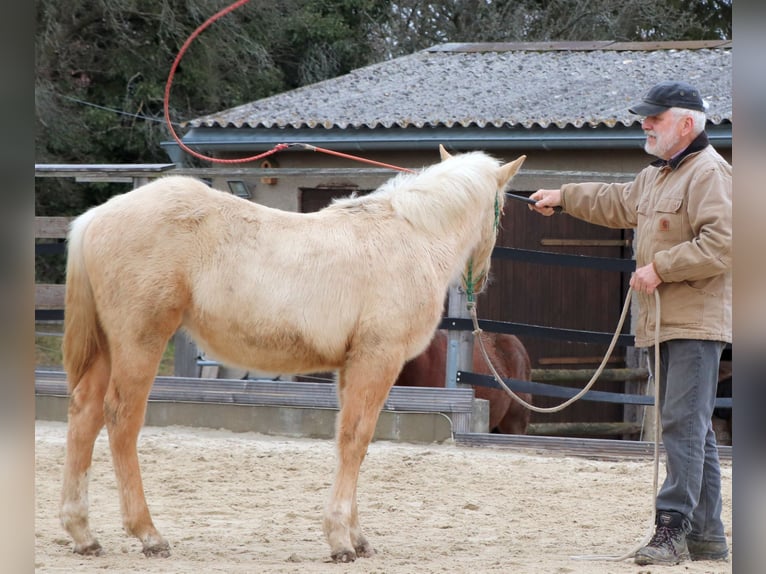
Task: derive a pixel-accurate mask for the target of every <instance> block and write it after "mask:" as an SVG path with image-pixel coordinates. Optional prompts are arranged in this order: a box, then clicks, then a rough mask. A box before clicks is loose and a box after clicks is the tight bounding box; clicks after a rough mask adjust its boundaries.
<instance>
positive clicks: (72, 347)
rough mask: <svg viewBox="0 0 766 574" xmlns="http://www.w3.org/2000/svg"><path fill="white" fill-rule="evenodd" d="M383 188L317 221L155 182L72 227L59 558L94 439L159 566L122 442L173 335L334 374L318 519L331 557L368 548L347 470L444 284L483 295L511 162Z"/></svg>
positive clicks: (475, 159)
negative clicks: (329, 476) (332, 464)
mask: <svg viewBox="0 0 766 574" xmlns="http://www.w3.org/2000/svg"><path fill="white" fill-rule="evenodd" d="M440 152H441V154H442V160H443V161H442V162H441V163H438V164H436V165H433V166H430V167H428V168H425V169H423V170H420V172H419V173H415V174H400V175H398V176H397V177H394V178H392V179H391V180H389V181H388V182H387V183H386V184H384V185H383V186H381V187H380V188H379V189H378V190H376V191H375V192H373V193H371V194H369V195H366V196H364V197H351V198H347V199H343V200H339V201H336V202H335V203H333V204H331V205H329V206H328V207H326V208H325V209H323V210H321V211H319V212H316V213H308V214H302V213H294V212H284V211H279V210H276V209H271V208H267V207H264V206H261V205H257V204H254V203H251V202H249V201H246V200H243V199H240V198H237V197H234V196H232V195H229V194H226V193H222V192H220V191H216V190H213V189H210V188H209V187H208V186H207V185H205V184H204V183H202V182H199V181H196V180H194V179H191V178H187V177H176V176H171V177H165V178H161V179H158V180H156V181H154V182H152V183H149V184H147V185H145V186H142V187H140V188H137V189H135V190H133V191H130V192H128V193H125V194H123V195H120V196H117V197H114V198H112V199H110V200H109V201H107V202H106V203H104V204H103V205H100V206H98V207H95V208H93V209H91V210H89V211H88V212H86V213H84V214H83V215H81V216H80V217H78V218H77V219H76V220H75V221H74V222H73V224H72V227H71V230H70V234H69V256H68V262H67V290H66V313H65V333H64V343H63V348H64V367H65V369H66V371H67V374H68V378H69V388H70V401H69V424H68V431H67V445H66V458H65V463H64V466H65V467H64V479H63V489H62V500H61V512H60V517H61V521H62V524H63V526H64V528H65V529H66V530H67V531H68V532H69V534H70V535H71V537H72V539H73V540H74V551H75V552H77V553H81V554H100V553H101V551H102V550H101V545H100V544H99V542H98V541H97V540H96V538H95V536H94V535H93V533H92V532H91V529H90V526H89V524H88V470H89V468H90V465H91V458H92V454H93V445H94V441H95V439H96V437H97V435H98V434H99V432H100V430H101V428H102V427H103V426H104V425H106V428H107V431H108V433H109V447H110V450H111V454H112V462H113V464H114V469H115V474H116V477H117V485H118V490H119V495H120V508H121V512H122V520H123V526H124V528H125V530H126V532H127V533H128V534H131V535H133V536H136V537H137V538H138V539H139V540H141V543H142V545H143V552H144V554H146V555H147V556H168V555H169V554H170V546H169V544H168V542H167V541H166V540H165V539H164V538H163V537H162V536H161V535H160V533H159V532H158V531H157V529H156V528H155V527H154V524H153V522H152V518H151V516H150V514H149V509H148V507H147V504H146V498H145V495H144V490H143V485H142V481H141V473H140V468H139V464H138V457H137V451H136V444H137V439H138V434H139V431H140V429H141V426H142V424H143V421H144V415H145V411H146V403H147V399H148V395H149V391H150V388H151V386H152V383H153V381H154V377H155V374H156V371H157V367H158V365H159V362H160V358H161V356H162V353H163V350H164V348H165V346H166V344H167V342H168V340H169V339H170V337H171V336H173V334H174V333H175V332H176V330H177V329H179V328H184V329H186V331H188V332H189V333H190V335H191V336H192V337H193V338H194V339H195V340H196V341H197V343H198V344H199V345H200V346H201V347H202V348H203V349H204V350H205V351H206V352H207V353H208V354H210V355H211V356H214V357H216V358H218V359H219V360H221V361H222V362H224V363H226V364H230V365H234V366H239V367H242V368H245V369H257V370H262V371H268V372H276V373H280V372H289V373H314V372H320V371H333V372H337V375H338V376H337V379H338V380H337V389H338V397H339V403H340V412H339V413H338V418H337V422H336V442H337V457H338V459H337V460H338V462H337V469H336V472H335V478H334V483H333V486H332V489H331V492H330V497H329V501H328V503H327V505H326V508H325V511H324V518H323V530H324V533H325V536H326V538H327V541H328V543H329V545H330V551H331V557H332V559H333V560H334V561H337V562H349V561H352V560H354V559H355V558H357V557H358V556H371V555H373V554H374V550H373V548H372V546H371V545H370V543H369V542H368V541H367V539H366V538H365V536H364V535H363V534H362V529H361V526H360V525H359V517H358V514H357V501H356V489H357V479H358V475H359V469H360V466H361V464H362V460H363V459H364V456H365V453H366V450H367V446H368V444H369V443H370V440H371V439H372V435H373V432H374V430H375V425H376V423H377V420H378V415H379V412H380V409H381V407H382V405H383V403H384V402H385V399H386V397H387V395H388V391H389V389H390V388H391V386H392V385H393V384H394V381H395V380H396V377H397V375H398V374H399V371H400V370H401V368H402V365H403V364H404V362H405V361H406V360H407V359H410V358H412V357H414V356H416V355H418V354H419V353H420V352H421V351H422V350H423V349H425V348H426V346H427V345H428V342H429V341H430V340H431V336H432V335H433V332H434V330H435V329H436V326H437V324H438V322H439V320H440V318H441V313H442V307H443V304H444V299H445V295H446V292H447V289H448V287H449V285H450V284H453V283H456V282H458V281H460V280H461V277H464V276H468V275H470V276H472V277H474V278H476V281H475V285H474V286H475V289H476V290H477V291H479V290H480V289H481V288H482V287H483V284H484V281H485V280H486V277H487V273H488V272H489V267H490V256H491V253H492V249H493V247H494V244H495V238H496V232H497V226H498V219H499V217H500V214H501V212H502V207H503V202H504V198H505V195H504V188H505V186H506V184H507V183H508V182H509V181H510V179H511V178H512V177H513V175H514V174H515V173H516V171H517V170H518V169H519V166H521V164H522V163H523V161H524V158H525V156H522V157H520V158H518V159H517V160H516V161H513V162H510V163H507V164H505V165H501V163H500V162H498V161H497V160H495V159H493V158H491V157H490V156H488V155H486V154H484V153H482V152H471V153H465V154H459V155H455V156H454V157H453V156H450V155H449V154H448V153H447V152H446V151H445V150H444V148H442V147H440Z"/></svg>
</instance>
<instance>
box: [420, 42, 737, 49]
mask: <svg viewBox="0 0 766 574" xmlns="http://www.w3.org/2000/svg"><path fill="white" fill-rule="evenodd" d="M731 47H732V41H731V40H663V41H657V42H619V41H615V40H595V41H556V42H447V43H444V44H437V45H435V46H431V47H430V48H426V49H425V50H423V51H424V52H521V51H528V52H555V51H574V52H588V51H597V50H614V51H636V52H638V51H655V50H704V49H711V48H717V49H725V48H731Z"/></svg>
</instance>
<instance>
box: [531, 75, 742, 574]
mask: <svg viewBox="0 0 766 574" xmlns="http://www.w3.org/2000/svg"><path fill="white" fill-rule="evenodd" d="M629 111H630V112H631V113H632V114H636V115H639V116H643V121H642V124H641V127H642V128H643V130H644V133H645V135H646V143H645V145H644V149H645V150H646V152H647V153H649V154H651V155H654V156H657V157H658V158H659V159H658V160H657V161H655V162H653V163H652V164H651V165H649V166H647V167H646V168H645V169H643V170H642V171H641V172H640V173H639V174H638V175H637V176H636V178H635V179H634V180H633V181H632V182H630V183H580V184H565V185H563V186H561V189H540V190H538V191H536V192H535V193H534V194H532V196H531V197H532V199H535V200H537V202H536V204H534V205H531V206H530V208H531V209H534V210H535V211H537V212H539V213H541V214H543V215H548V216H549V215H551V214H553V212H554V210H553V208H554V207H556V206H561V207H562V209H563V211H564V212H566V213H568V214H569V215H572V216H573V217H576V218H579V219H583V220H586V221H589V222H592V223H596V224H599V225H604V226H607V227H613V228H636V242H635V257H636V271H635V273H633V275H632V276H631V279H630V286H631V287H632V288H633V290H634V291H635V292H636V297H637V299H638V307H639V314H638V320H637V321H636V338H635V341H636V346H637V347H648V349H649V357H650V365H651V366H652V368H653V367H654V344H655V341H654V330H655V300H654V291H655V289H656V290H657V291H658V292H659V295H660V310H661V318H660V331H659V333H660V334H659V343H660V351H659V352H660V373H659V375H660V377H659V378H660V407H661V411H660V419H661V423H662V437H663V444H664V446H665V451H666V470H667V476H666V478H665V481H664V483H663V485H662V487H661V488H660V491H659V493H658V495H657V498H656V530H655V533H654V536H653V537H652V539H651V541H650V542H649V543H648V544H647V545H646V546H644V547H643V548H641V549H640V550H638V552H636V555H635V561H636V563H637V564H641V565H646V564H678V563H679V562H681V561H683V560H685V559H687V558H689V557H691V559H692V560H727V559H728V554H729V550H728V546H727V543H726V536H725V533H724V526H723V522H722V521H721V471H720V466H719V462H718V452H717V447H716V442H715V434H714V432H713V427H712V422H711V416H712V412H713V407H714V404H715V398H716V385H717V382H718V364H719V360H720V356H721V352H722V350H723V348H724V346H725V344H726V343H727V342H731V305H732V299H731V297H732V295H731V264H732V263H731V262H732V253H731V187H732V186H731V171H732V168H731V165H729V164H728V163H727V162H726V161H725V160H724V159H723V158H722V157H721V156H720V155H719V154H718V152H716V151H715V150H714V149H713V147H712V146H711V145H710V144H709V142H708V138H707V135H706V134H705V104H704V103H703V100H702V98H701V97H700V93H699V91H698V90H697V89H696V88H694V87H693V86H691V85H689V84H687V83H685V82H670V81H666V82H661V83H659V84H657V85H656V86H654V87H652V88H651V89H650V90H649V92H648V93H647V94H646V95H645V96H644V98H643V101H642V102H641V103H639V104H637V105H635V106H633V107H632V108H630V110H629Z"/></svg>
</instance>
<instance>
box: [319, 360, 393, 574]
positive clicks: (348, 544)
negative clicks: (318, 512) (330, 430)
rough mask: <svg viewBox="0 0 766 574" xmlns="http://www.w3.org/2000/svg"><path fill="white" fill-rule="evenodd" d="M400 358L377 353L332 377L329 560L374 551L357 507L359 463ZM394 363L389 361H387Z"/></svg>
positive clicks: (326, 523)
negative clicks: (336, 402) (336, 403)
mask: <svg viewBox="0 0 766 574" xmlns="http://www.w3.org/2000/svg"><path fill="white" fill-rule="evenodd" d="M401 364H402V361H398V362H397V361H396V360H391V359H390V358H389V359H388V360H384V359H379V360H377V361H376V362H375V363H373V364H371V363H369V362H367V363H362V362H358V361H357V362H354V363H353V364H348V365H347V366H346V367H345V368H344V369H343V370H342V371H341V372H340V376H339V378H338V395H339V398H340V405H341V408H340V412H339V413H338V421H337V429H336V441H337V446H338V467H337V470H336V474H335V482H334V484H333V487H332V492H331V495H330V500H329V502H328V504H327V507H326V509H325V513H324V521H323V530H324V533H325V536H326V537H327V541H328V542H329V544H330V552H331V557H332V559H333V560H334V561H335V562H352V561H353V560H355V559H356V558H357V557H370V556H372V555H374V554H375V551H374V550H373V548H372V545H370V543H369V542H368V541H367V539H366V538H365V536H364V535H363V534H362V529H361V526H360V525H359V516H358V513H357V503H356V488H357V481H358V478H359V469H360V467H361V465H362V461H363V460H364V456H365V454H366V453H367V447H368V445H369V444H370V441H371V440H372V436H373V434H374V432H375V425H376V423H377V421H378V416H379V414H380V409H381V407H382V406H383V403H384V402H385V400H386V397H387V396H388V392H389V390H390V388H391V386H392V385H393V384H394V381H395V380H396V377H397V375H398V374H399V370H400V368H401ZM393 365H395V366H393Z"/></svg>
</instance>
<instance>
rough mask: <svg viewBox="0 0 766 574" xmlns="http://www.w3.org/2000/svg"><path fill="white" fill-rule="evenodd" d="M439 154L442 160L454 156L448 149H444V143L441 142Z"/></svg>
mask: <svg viewBox="0 0 766 574" xmlns="http://www.w3.org/2000/svg"><path fill="white" fill-rule="evenodd" d="M439 155H440V156H441V158H442V161H444V160H445V159H449V158H451V157H452V156H451V155H450V153H449V152H448V151H447V150H446V149H444V146H443V145H442V144H439Z"/></svg>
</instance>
